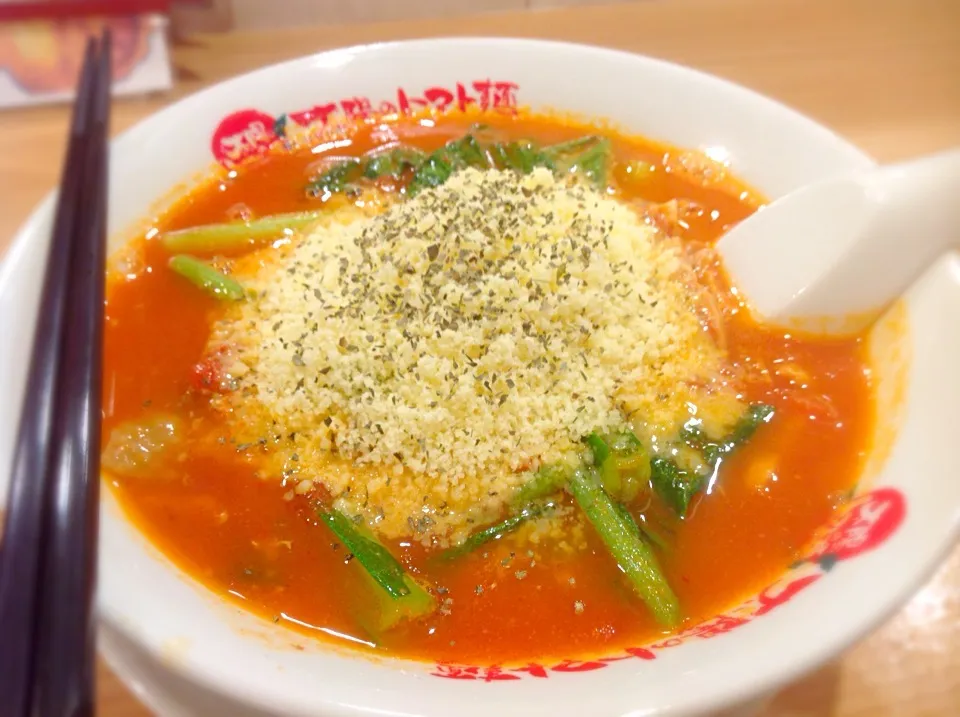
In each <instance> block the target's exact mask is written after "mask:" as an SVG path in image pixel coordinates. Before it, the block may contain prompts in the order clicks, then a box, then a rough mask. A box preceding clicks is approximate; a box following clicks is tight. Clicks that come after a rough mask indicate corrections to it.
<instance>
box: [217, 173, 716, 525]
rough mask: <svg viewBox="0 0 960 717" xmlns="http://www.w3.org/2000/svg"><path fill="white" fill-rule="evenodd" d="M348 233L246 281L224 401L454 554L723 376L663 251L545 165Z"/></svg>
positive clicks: (380, 511)
mask: <svg viewBox="0 0 960 717" xmlns="http://www.w3.org/2000/svg"><path fill="white" fill-rule="evenodd" d="M348 219H349V220H348V221H344V219H343V216H341V217H339V220H331V221H328V222H325V223H323V224H321V225H319V226H317V227H316V228H315V230H314V231H313V232H312V233H310V234H308V235H306V236H305V237H303V239H302V241H301V242H300V243H299V244H297V245H296V246H295V247H294V248H293V249H292V250H291V251H290V252H289V253H288V254H287V255H286V256H283V257H282V258H281V259H279V260H278V261H279V263H278V264H272V265H271V264H267V265H266V266H265V267H264V268H262V269H261V270H260V271H259V272H258V273H257V275H256V276H255V277H254V278H253V279H252V280H248V281H247V283H248V285H251V286H252V287H253V288H254V289H256V290H257V291H258V297H259V298H257V299H256V300H253V301H249V302H246V304H245V305H244V306H243V308H242V309H241V310H240V314H239V316H237V317H235V319H234V320H233V321H232V322H231V323H230V324H229V325H228V327H227V332H226V333H227V335H229V336H230V340H231V341H232V342H233V343H234V344H235V345H236V346H237V347H238V354H237V356H238V357H239V360H240V361H241V362H242V364H243V370H240V371H237V373H238V374H239V375H238V376H237V383H238V387H239V389H240V390H239V391H236V392H234V394H233V397H232V398H231V399H229V400H232V401H234V402H235V404H236V405H235V406H234V408H235V409H237V410H235V411H234V413H235V414H237V420H238V423H242V424H246V425H247V427H248V428H249V427H250V426H253V425H255V421H253V419H252V418H251V416H252V415H255V414H258V415H260V416H261V417H262V421H263V422H266V423H269V424H271V425H273V426H275V427H276V428H277V429H278V430H276V431H271V434H272V433H274V432H275V433H278V434H282V435H283V436H289V443H290V445H289V446H288V448H287V450H286V452H285V453H284V455H285V459H284V460H285V466H286V470H287V471H290V472H291V473H295V474H296V475H297V477H298V478H297V479H298V480H300V479H306V480H308V481H309V480H316V481H320V482H322V483H323V484H324V485H325V486H326V488H327V489H328V490H329V491H330V492H331V494H332V495H333V496H334V497H336V498H339V499H340V501H341V505H342V506H343V507H344V509H346V510H349V511H350V512H353V513H355V514H357V513H362V514H364V515H365V516H366V517H367V518H368V519H369V521H370V523H371V524H373V525H374V527H375V528H376V529H377V530H378V531H379V532H380V533H381V534H384V535H386V536H388V537H398V536H409V535H411V534H418V535H419V536H420V537H424V536H426V537H429V538H432V539H437V537H438V536H440V538H441V539H443V540H448V539H449V540H457V539H459V538H462V537H463V536H464V535H465V534H466V532H468V531H469V528H470V524H471V523H472V522H474V521H480V520H482V519H484V518H486V519H489V518H490V517H491V516H493V517H495V516H496V515H497V514H498V512H499V511H500V510H501V509H502V507H503V505H504V504H505V502H506V501H508V500H509V499H510V497H511V495H512V493H513V491H514V490H515V489H516V488H517V487H518V486H519V485H521V484H522V483H523V482H524V481H525V480H528V479H529V477H530V475H531V473H532V471H534V470H536V469H537V468H538V467H539V466H540V465H542V464H545V463H552V462H555V461H560V460H569V459H571V458H572V457H575V456H576V455H578V454H579V452H580V450H581V445H582V444H581V439H582V437H583V436H584V435H586V434H588V433H590V432H591V431H594V430H598V431H604V430H612V429H617V428H622V427H624V426H626V425H629V424H631V421H632V420H633V419H635V418H637V417H638V416H639V417H642V418H644V419H645V420H652V417H656V416H658V415H660V416H664V417H665V418H664V420H663V423H664V425H666V424H667V423H672V424H673V425H674V426H675V420H676V415H677V409H678V407H677V405H676V403H677V402H676V401H671V396H673V395H675V394H676V395H681V394H682V393H683V392H682V391H676V390H675V389H677V387H678V386H680V385H681V384H684V383H685V382H687V383H690V382H696V381H697V379H698V377H700V376H702V375H704V373H705V372H708V371H710V370H711V368H710V367H711V366H715V365H716V363H717V360H718V351H717V350H716V348H715V347H714V345H713V343H712V341H711V340H710V338H709V336H708V335H707V334H706V333H705V331H704V329H703V327H702V326H701V324H700V323H699V321H698V320H697V317H696V313H695V310H694V307H692V306H691V302H690V300H688V298H687V296H686V291H685V287H684V284H683V283H682V282H681V281H679V280H678V279H677V278H676V276H675V275H676V273H677V271H678V269H679V266H680V261H681V259H680V255H679V251H678V249H677V247H676V245H675V244H673V243H672V242H671V241H670V240H668V239H666V238H664V237H662V236H660V235H658V234H657V233H656V232H655V231H654V230H653V229H652V228H651V227H650V226H648V225H646V224H644V223H643V222H642V220H641V219H640V218H639V217H638V216H637V215H636V214H635V213H634V212H633V211H632V210H631V209H630V208H629V207H627V206H625V205H623V204H621V203H619V202H618V201H616V200H615V199H613V198H610V197H608V196H606V195H603V194H600V193H598V192H596V191H594V190H592V189H589V188H587V187H584V186H581V185H573V184H568V183H566V182H563V181H559V180H557V179H555V177H554V176H553V175H552V174H551V173H550V172H549V171H547V170H544V169H538V170H535V171H534V172H533V173H532V174H530V175H527V176H520V175H517V174H515V173H511V172H500V171H496V170H488V171H483V172H480V171H477V170H474V169H467V170H464V171H462V172H459V173H457V174H456V175H454V176H453V177H452V178H451V179H450V180H449V181H448V182H447V183H446V184H444V185H442V186H440V187H437V188H433V189H430V190H426V191H423V192H422V193H420V194H419V195H417V196H416V197H415V198H412V199H408V200H407V201H404V202H400V203H396V204H394V205H392V206H391V207H390V208H388V209H387V210H386V211H384V212H383V213H381V214H379V215H377V216H373V217H364V216H359V215H356V216H353V217H352V218H348ZM251 402H252V405H253V406H254V408H251ZM681 409H682V406H681ZM252 421H253V422H252ZM331 456H334V457H331ZM291 457H292V458H293V459H294V461H295V464H292V463H291V460H290V459H291ZM301 485H303V484H301Z"/></svg>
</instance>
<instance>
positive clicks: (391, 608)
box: [357, 571, 437, 639]
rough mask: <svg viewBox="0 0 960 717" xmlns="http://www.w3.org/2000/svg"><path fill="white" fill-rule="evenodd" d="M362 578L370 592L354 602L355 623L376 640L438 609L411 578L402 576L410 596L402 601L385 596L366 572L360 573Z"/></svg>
mask: <svg viewBox="0 0 960 717" xmlns="http://www.w3.org/2000/svg"><path fill="white" fill-rule="evenodd" d="M363 575H364V577H365V578H366V580H367V581H368V582H369V583H370V590H369V591H368V594H367V595H366V596H363V597H360V598H358V600H357V602H358V604H357V608H358V610H357V620H358V622H359V623H360V624H361V625H362V626H363V627H364V628H365V629H366V630H367V632H369V633H370V634H371V635H372V636H373V637H374V638H377V639H379V637H380V633H382V632H385V631H387V630H390V629H391V628H393V627H395V626H397V625H398V624H400V623H401V622H404V621H406V620H415V619H416V618H418V617H423V616H424V615H429V614H430V613H432V612H433V611H434V610H436V609H437V600H436V598H434V597H433V595H431V594H430V593H428V592H427V591H426V590H425V589H424V588H423V586H422V585H420V583H418V582H417V581H416V580H414V579H413V578H412V577H410V575H407V574H405V575H404V576H403V583H404V585H405V586H406V588H407V590H408V591H409V592H408V593H407V594H406V595H404V596H403V597H401V598H394V597H392V596H391V595H387V594H386V593H384V592H383V590H381V589H380V587H379V583H377V581H376V580H374V578H373V577H372V576H371V575H370V574H369V573H368V572H366V571H363Z"/></svg>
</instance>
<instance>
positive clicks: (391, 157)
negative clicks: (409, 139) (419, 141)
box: [363, 147, 426, 179]
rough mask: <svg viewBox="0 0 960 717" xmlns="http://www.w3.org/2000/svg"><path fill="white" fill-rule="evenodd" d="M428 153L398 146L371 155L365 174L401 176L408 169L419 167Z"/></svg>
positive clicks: (369, 176) (376, 176)
mask: <svg viewBox="0 0 960 717" xmlns="http://www.w3.org/2000/svg"><path fill="white" fill-rule="evenodd" d="M425 156H426V155H425V154H424V153H423V152H421V151H420V150H418V149H413V148H409V147H398V148H397V149H393V150H391V151H389V152H384V153H382V154H377V155H375V156H373V157H371V158H370V159H369V160H368V161H367V163H366V166H365V167H364V168H363V176H364V177H366V178H367V179H377V178H379V177H394V178H399V177H400V175H401V174H403V172H404V171H405V170H407V169H413V168H415V167H417V166H418V165H419V164H420V163H421V162H422V161H423V159H424V157H425Z"/></svg>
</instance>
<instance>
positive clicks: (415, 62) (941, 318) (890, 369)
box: [0, 38, 960, 717]
mask: <svg viewBox="0 0 960 717" xmlns="http://www.w3.org/2000/svg"><path fill="white" fill-rule="evenodd" d="M431 88H432V89H431ZM461 96H469V97H470V98H472V99H474V100H476V101H478V102H484V101H486V102H487V103H489V104H490V105H497V106H502V105H504V104H509V103H510V102H513V101H518V102H519V103H520V104H522V105H528V106H531V107H533V108H535V109H536V108H553V109H561V110H567V111H571V112H574V113H578V114H582V115H587V116H590V117H598V118H607V119H610V120H612V121H613V122H614V123H615V124H617V125H619V126H620V127H622V128H624V129H626V130H628V131H631V132H635V133H639V134H642V135H646V136H649V137H653V138H657V139H663V140H666V141H669V142H671V143H673V144H678V145H683V146H688V147H698V148H713V149H714V150H717V151H720V150H722V151H724V152H725V153H726V156H727V157H728V158H729V162H730V165H731V167H732V169H733V171H734V172H735V173H736V174H738V175H739V176H740V177H742V178H743V179H745V180H747V181H748V182H750V183H752V184H753V185H755V186H756V187H758V188H760V189H761V190H762V191H764V192H765V193H766V194H767V195H769V196H771V197H776V196H778V195H780V194H783V193H784V192H787V191H789V190H790V189H792V188H794V187H796V186H798V185H800V184H802V183H804V182H807V181H810V180H813V179H817V178H819V177H822V176H824V175H828V174H831V173H835V172H840V171H843V170H848V169H853V168H858V167H865V166H869V165H870V164H871V160H870V158H869V157H866V156H865V155H863V154H862V153H861V152H859V151H858V150H857V149H856V148H855V147H853V146H851V145H849V144H847V143H846V142H844V141H843V140H841V139H840V138H838V137H837V136H835V135H833V134H832V133H830V132H829V131H827V130H826V129H824V128H822V127H820V126H818V125H816V124H814V123H813V122H811V121H810V120H808V119H806V118H804V117H802V116H800V115H799V114H797V113H795V112H792V111H791V110H789V109H787V108H785V107H783V106H781V105H779V104H777V103H775V102H772V101H770V100H767V99H764V98H763V97H760V96H758V95H756V94H754V93H752V92H749V91H747V90H744V89H742V88H739V87H736V86H734V85H732V84H730V83H727V82H724V81H722V80H719V79H716V78H713V77H709V76H707V75H704V74H701V73H698V72H694V71H691V70H688V69H684V68H681V67H677V66H675V65H671V64H668V63H664V62H660V61H657V60H652V59H649V58H644V57H638V56H635V55H629V54H625V53H621V52H614V51H610V50H603V49H597V48H591V47H582V46H575V45H568V44H560V43H547V42H534V41H529V40H493V39H466V38H458V39H443V40H428V41H416V42H403V43H389V44H382V45H372V46H365V47H356V48H349V49H344V50H337V51H333V52H325V53H322V54H319V55H315V56H313V57H306V58H303V59H300V60H295V61H292V62H287V63H284V64H281V65H277V66H274V67H269V68H266V69H263V70H259V71H257V72H254V73H252V74H249V75H245V76H243V77H239V78H237V79H234V80H230V81H228V82H225V83H223V84H220V85H217V86H215V87H212V88H210V89H208V90H205V91H203V92H201V93H199V94H197V95H194V96H192V97H189V98H187V99H185V100H183V101H181V102H178V103H177V104H175V105H173V106H171V107H168V108H167V109H165V110H163V111H162V112H160V113H158V114H156V115H154V116H153V117H151V118H149V119H147V120H145V121H144V122H142V123H140V124H139V125H137V126H136V127H134V128H133V129H131V130H129V131H127V132H126V133H124V134H123V135H122V136H121V137H119V138H118V139H117V140H116V141H115V143H114V145H113V153H112V160H111V192H110V229H111V235H112V236H113V237H114V244H115V245H116V243H117V242H118V241H122V240H123V238H124V237H129V236H130V234H129V232H128V230H129V228H130V227H131V226H133V225H136V223H137V221H138V220H140V219H142V218H143V217H145V216H148V215H149V212H150V211H151V206H152V205H153V204H154V202H156V201H157V200H158V199H160V198H161V197H163V196H164V195H165V194H166V193H167V192H168V190H170V188H171V187H173V186H175V185H177V184H179V183H182V182H184V181H186V180H188V179H189V178H190V177H192V176H195V175H196V173H198V172H202V171H204V170H205V169H209V167H210V165H211V162H212V161H213V159H214V157H216V158H218V159H221V160H223V161H229V160H230V158H232V157H237V156H239V155H242V154H245V153H249V152H255V151H257V148H258V147H259V146H261V144H262V143H263V142H265V141H267V140H268V139H269V132H270V131H271V127H272V125H271V117H274V116H277V115H280V114H281V113H291V112H297V111H302V110H305V109H308V108H313V112H314V115H320V114H322V113H323V112H324V111H325V107H326V106H327V105H329V104H331V103H333V104H335V105H337V106H339V107H340V108H344V107H346V108H347V109H350V108H353V109H357V108H358V107H361V103H360V99H359V98H369V99H370V100H371V101H372V107H373V108H374V109H378V108H380V107H381V106H385V105H384V103H393V104H394V105H396V104H398V103H401V104H402V102H403V101H407V102H410V103H411V104H413V106H414V107H416V106H417V100H418V99H419V100H421V101H422V100H423V99H424V98H429V99H431V100H432V101H433V102H434V103H438V102H445V101H447V100H448V99H449V101H452V102H453V103H454V104H456V103H457V101H458V98H459V97H461ZM403 98H405V100H404V99H403ZM251 108H253V109H251ZM238 111H240V112H238ZM225 118H227V119H225ZM265 133H266V134H265ZM714 154H716V152H714ZM52 207H53V198H52V197H50V198H48V199H47V200H46V201H45V202H44V203H43V204H42V205H41V206H40V208H39V209H38V210H37V211H36V212H35V213H34V214H33V216H32V217H31V218H30V220H29V221H28V222H27V224H26V226H25V227H24V228H23V229H22V231H21V232H20V234H19V236H18V238H17V240H16V242H15V243H14V245H13V248H12V249H11V251H10V253H9V254H8V256H7V257H6V261H5V263H4V265H3V267H2V271H0V336H3V337H4V342H5V348H4V352H3V356H2V362H0V396H3V398H4V400H3V402H2V404H0V467H2V468H0V480H2V481H5V480H6V475H7V472H8V471H7V468H6V466H8V465H9V463H10V454H11V444H12V442H13V437H14V435H15V427H16V421H17V413H18V411H17V409H18V407H19V404H20V399H21V396H22V393H23V385H24V374H25V371H26V362H27V356H28V349H29V344H30V339H31V335H32V330H33V326H34V324H35V319H36V310H37V294H38V287H39V285H40V281H39V278H40V276H41V274H42V271H43V260H44V256H45V247H46V246H47V243H48V239H49V237H48V235H49V230H50V224H51V216H52ZM810 241H817V237H815V236H812V237H810ZM756 270H757V271H762V270H763V267H760V266H758V267H756ZM869 280H870V275H869V271H868V270H867V268H865V269H864V276H863V281H869ZM870 350H871V357H872V358H871V360H872V366H873V370H874V372H875V375H876V377H877V379H878V382H879V401H880V409H879V410H880V419H879V421H878V426H877V435H876V436H875V445H876V446H877V447H878V448H877V451H875V453H874V455H872V456H871V459H870V460H869V461H867V464H866V468H865V474H864V476H863V477H862V480H861V482H860V485H861V492H860V495H859V496H858V497H857V498H856V499H855V501H854V503H853V504H852V507H851V509H850V510H849V511H848V512H847V513H846V514H844V516H843V517H841V518H840V519H838V521H837V524H836V525H834V526H833V528H832V529H831V532H830V533H829V537H827V538H826V539H825V540H824V541H823V543H822V544H821V545H820V546H818V547H817V548H814V549H812V550H811V551H810V556H809V559H807V560H805V561H803V562H802V563H801V564H799V565H798V566H796V567H794V568H793V569H792V570H791V571H790V572H789V573H788V574H786V575H784V576H783V577H782V578H781V579H780V580H778V581H777V582H776V583H775V584H774V585H771V586H769V588H767V589H766V590H764V591H763V592H762V593H761V594H760V595H758V596H756V597H754V598H752V599H751V600H748V601H747V602H746V603H745V604H743V605H741V606H739V607H735V608H733V609H731V610H728V611H726V612H725V613H724V614H723V615H722V616H718V617H717V618H715V619H714V620H712V621H709V623H708V624H706V625H702V626H699V627H697V628H694V629H692V630H689V631H687V633H685V634H684V635H682V636H680V637H677V638H675V639H672V640H668V641H665V642H662V643H659V644H656V645H638V646H636V648H634V649H631V650H629V651H626V652H619V653H617V654H611V655H606V656H603V658H602V659H597V660H592V661H589V662H575V661H569V660H568V661H554V662H551V663H547V664H542V665H532V666H530V667H529V668H528V669H526V670H525V671H518V670H508V669H499V668H490V666H469V665H468V666H450V665H441V666H436V665H427V664H420V663H414V662H402V661H398V660H387V659H382V660H377V661H373V660H371V659H368V658H366V657H362V656H359V655H356V654H352V653H350V652H348V651H344V650H336V649H333V648H331V647H330V646H329V645H325V644H319V643H317V644H311V643H310V642H309V641H308V640H305V639H304V638H303V637H302V636H300V635H296V634H293V633H291V632H287V631H285V630H283V629H282V628H280V627H278V626H274V625H272V624H266V623H264V622H262V621H260V620H258V619H255V618H254V617H252V616H250V615H247V614H245V613H243V612H242V611H240V610H238V608H237V607H236V606H234V605H231V604H226V603H224V602H222V601H220V600H219V599H218V598H216V597H215V596H213V595H212V594H211V593H209V592H207V591H206V590H205V589H204V588H202V587H201V586H199V585H197V584H196V583H194V582H193V581H192V580H191V579H190V578H188V577H186V576H185V575H183V574H182V573H181V572H180V571H179V570H178V569H177V568H175V567H174V566H172V565H171V564H170V562H169V561H167V560H166V559H165V558H164V557H163V556H161V555H160V554H159V553H158V552H157V551H156V550H155V549H154V548H152V547H151V546H150V545H149V544H148V543H147V542H146V541H145V540H144V539H143V538H142V537H141V536H140V535H139V534H138V533H137V531H136V530H135V529H134V528H133V527H132V526H131V525H130V524H129V523H128V522H127V521H126V520H125V519H124V517H123V515H122V514H121V513H120V512H119V510H118V509H117V506H116V504H115V503H114V501H113V500H112V498H111V496H110V493H109V491H105V495H104V501H103V518H102V533H101V561H100V569H101V573H100V587H99V597H98V604H99V611H100V617H101V621H102V630H101V638H102V639H101V647H102V650H103V652H104V654H105V655H106V657H107V659H108V660H109V661H110V662H111V663H112V665H113V666H114V668H115V669H116V670H117V671H118V672H119V673H120V674H121V675H122V676H123V677H124V678H125V679H127V680H128V682H129V683H130V684H131V685H132V686H133V688H134V689H135V690H136V691H137V693H138V694H139V695H140V697H141V698H142V699H144V700H145V701H146V702H147V703H148V704H149V705H151V706H152V707H153V708H154V709H155V710H156V711H157V712H158V713H160V714H163V715H171V716H173V715H183V716H188V715H189V716H199V715H231V717H248V716H253V715H268V714H279V715H319V714H324V715H327V714H330V715H348V714H349V715H356V714H376V715H435V716H438V717H439V716H443V717H446V716H447V715H452V714H456V715H463V716H464V717H469V716H472V715H490V714H498V715H508V714H510V715H514V714H515V715H530V716H533V715H551V716H554V717H556V716H558V715H571V716H581V715H591V717H605V716H612V715H627V714H635V715H639V714H690V713H699V712H703V711H706V710H716V709H720V708H727V707H730V706H731V705H734V704H736V703H743V702H744V701H747V700H749V699H751V698H753V697H756V696H757V695H760V694H762V693H764V692H768V691H769V690H771V689H773V688H775V687H776V686H778V685H779V684H782V683H783V682H784V681H786V680H788V679H790V678H792V677H795V676H796V675H798V674H799V673H801V672H803V671H806V670H809V669H810V668H812V667H814V666H815V665H816V664H817V663H819V662H821V661H823V660H826V659H827V658H829V657H830V656H831V655H834V654H835V653H836V652H838V651H839V650H841V649H842V648H844V647H845V646H847V645H849V644H850V643H851V642H852V641H854V640H855V639H857V638H858V637H860V636H861V635H863V634H864V633H865V632H866V631H867V630H869V629H870V628H871V627H872V626H874V625H876V624H877V623H878V621H880V620H881V619H882V618H884V617H885V616H887V615H889V614H890V613H891V611H893V610H894V609H895V608H896V607H897V606H899V605H900V604H902V603H903V602H904V601H905V600H906V599H907V598H908V597H909V596H910V594H911V592H912V591H913V590H915V589H916V588H917V587H918V586H919V585H920V584H921V582H922V581H923V580H924V578H925V577H926V576H928V575H929V573H930V572H931V571H932V569H933V568H934V567H935V566H936V565H937V563H938V562H939V561H940V560H941V559H942V557H943V556H944V554H945V551H946V550H947V549H948V548H949V547H950V546H951V545H952V544H953V542H954V540H955V538H956V535H957V528H958V518H960V480H957V476H958V474H960V453H958V452H957V451H956V450H955V448H954V446H953V440H955V438H954V436H953V433H954V432H953V430H952V429H951V428H950V425H951V423H952V421H951V419H952V418H953V415H952V414H953V410H954V402H955V401H956V400H957V399H958V398H960V373H958V372H957V370H956V367H957V366H958V365H960V258H958V257H957V256H956V255H950V256H945V257H943V258H942V259H941V260H940V261H939V263H937V264H936V265H935V266H932V267H930V269H929V271H928V272H927V273H926V274H925V276H924V277H923V278H922V279H921V280H920V281H919V282H918V283H917V284H916V285H915V286H914V287H913V288H912V289H911V291H910V292H909V293H908V294H907V296H905V297H904V299H903V300H902V301H901V302H900V303H899V304H898V305H897V307H895V308H894V309H893V310H892V311H891V313H890V314H889V315H888V316H887V317H886V319H885V320H884V321H883V322H882V323H881V324H880V325H879V326H878V327H877V329H876V330H875V331H874V334H873V336H872V337H871V342H870ZM810 449H811V450H816V446H811V447H810ZM0 487H2V486H0ZM3 493H5V491H4V492H3ZM318 589H322V588H321V587H320V586H318ZM297 646H299V649H298V647H297Z"/></svg>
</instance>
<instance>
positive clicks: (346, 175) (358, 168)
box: [307, 158, 363, 197]
mask: <svg viewBox="0 0 960 717" xmlns="http://www.w3.org/2000/svg"><path fill="white" fill-rule="evenodd" d="M362 173H363V164H362V163H361V162H360V160H359V159H352V158H351V159H346V160H344V161H342V162H338V163H337V164H334V165H333V166H332V167H330V168H329V169H328V170H327V171H326V172H324V173H323V174H321V175H320V176H319V177H317V178H316V179H314V180H313V181H312V182H310V184H308V185H307V192H308V193H309V194H311V195H313V196H315V197H320V196H325V195H327V194H338V193H341V192H346V191H348V190H351V189H355V188H356V181H357V180H358V179H359V178H360V176H361V174H362Z"/></svg>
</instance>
